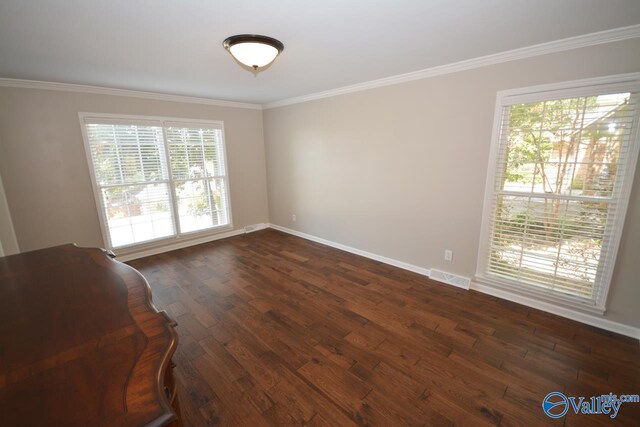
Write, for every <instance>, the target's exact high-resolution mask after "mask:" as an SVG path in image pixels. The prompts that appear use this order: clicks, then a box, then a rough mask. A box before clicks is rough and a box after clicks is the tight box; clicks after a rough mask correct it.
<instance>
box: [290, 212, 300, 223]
mask: <svg viewBox="0 0 640 427" xmlns="http://www.w3.org/2000/svg"><path fill="white" fill-rule="evenodd" d="M291 219H292V220H293V222H296V221H297V219H298V217H296V214H293V215H291Z"/></svg>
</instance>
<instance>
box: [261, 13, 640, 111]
mask: <svg viewBox="0 0 640 427" xmlns="http://www.w3.org/2000/svg"><path fill="white" fill-rule="evenodd" d="M639 37H640V24H638V25H631V26H628V27H621V28H613V29H610V30H605V31H599V32H596V33H590V34H584V35H580V36H575V37H569V38H566V39H560V40H555V41H552V42H547V43H540V44H536V45H532V46H527V47H523V48H519V49H513V50H508V51H504V52H499V53H494V54H491V55H486V56H480V57H477V58H472V59H467V60H464V61H459V62H453V63H450V64H445V65H439V66H436V67H431V68H425V69H423V70H418V71H412V72H410V73H406V74H398V75H396V76H391V77H384V78H381V79H377V80H371V81H368V82H363V83H356V84H354V85H350V86H343V87H340V88H336V89H331V90H327V91H323V92H316V93H312V94H308V95H303V96H297V97H293V98H286V99H282V100H279V101H274V102H269V103H266V104H264V105H263V106H262V107H263V108H264V109H270V108H277V107H284V106H286V105H292V104H300V103H303V102H309V101H315V100H318V99H323V98H330V97H333V96H338V95H344V94H348V93H353V92H360V91H363V90H367V89H374V88H378V87H384V86H390V85H395V84H399V83H405V82H410V81H413V80H421V79H426V78H429V77H435V76H440V75H444V74H450V73H456V72H459V71H466V70H472V69H474V68H480V67H485V66H488V65H496V64H501V63H503V62H509V61H515V60H518V59H526V58H532V57H536V56H541V55H547V54H550V53H557V52H564V51H567V50H572V49H579V48H583V47H589V46H596V45H599V44H605V43H613V42H617V41H623V40H629V39H634V38H639Z"/></svg>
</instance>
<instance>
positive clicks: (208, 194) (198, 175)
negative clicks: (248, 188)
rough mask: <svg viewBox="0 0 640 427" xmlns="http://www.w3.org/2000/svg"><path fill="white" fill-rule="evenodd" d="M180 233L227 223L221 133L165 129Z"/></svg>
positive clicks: (199, 128) (198, 128)
mask: <svg viewBox="0 0 640 427" xmlns="http://www.w3.org/2000/svg"><path fill="white" fill-rule="evenodd" d="M165 133H166V137H167V142H168V146H169V156H170V158H171V161H170V163H171V173H172V176H173V186H174V190H175V195H176V203H177V206H178V216H179V218H180V230H181V231H182V232H192V231H197V230H202V229H206V228H211V227H215V226H221V225H226V224H228V223H229V215H228V211H229V208H228V206H229V200H228V192H227V188H228V183H227V172H226V167H225V164H224V146H223V144H222V131H221V130H220V129H211V128H203V127H193V126H189V127H186V126H184V125H182V126H169V127H167V128H165Z"/></svg>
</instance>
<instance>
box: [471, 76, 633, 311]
mask: <svg viewBox="0 0 640 427" xmlns="http://www.w3.org/2000/svg"><path fill="white" fill-rule="evenodd" d="M634 77H635V79H633V78H622V77H621V78H619V79H618V80H621V81H616V79H613V80H614V81H613V82H612V83H609V84H606V83H601V84H597V85H590V86H587V85H586V84H584V83H585V82H578V83H579V84H576V85H571V84H569V85H567V87H566V88H564V89H555V90H552V91H550V90H544V88H541V89H540V90H535V91H532V90H526V89H525V90H522V91H510V92H507V93H500V94H499V95H498V102H497V107H496V115H497V117H496V119H497V121H496V127H495V130H494V142H493V147H492V154H491V158H490V167H489V169H490V172H489V176H488V180H487V191H486V197H485V211H484V220H483V234H482V240H481V245H480V255H479V262H478V271H477V276H478V280H479V281H483V282H486V283H489V284H494V285H497V286H502V287H507V288H508V289H510V290H512V291H516V292H521V293H525V294H528V295H534V296H538V297H541V298H542V299H547V300H550V301H552V302H561V303H565V304H570V305H571V306H573V307H582V308H585V309H587V310H589V309H591V310H592V311H596V312H602V311H604V304H605V301H606V296H607V291H608V287H609V283H610V281H611V276H612V273H613V266H614V263H615V256H616V252H617V248H618V244H619V240H620V235H621V232H622V225H623V222H624V216H625V213H626V206H627V202H628V198H629V194H630V186H631V181H632V180H633V174H634V170H635V164H636V160H637V158H638V138H637V130H636V128H637V102H638V93H637V92H638V91H639V89H640V86H639V84H638V80H637V76H634Z"/></svg>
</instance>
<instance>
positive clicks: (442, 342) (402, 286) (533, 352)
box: [130, 230, 640, 426]
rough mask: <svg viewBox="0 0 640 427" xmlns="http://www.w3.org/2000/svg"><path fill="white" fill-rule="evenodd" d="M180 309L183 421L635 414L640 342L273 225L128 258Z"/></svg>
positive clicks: (486, 419)
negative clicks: (559, 411) (555, 409)
mask: <svg viewBox="0 0 640 427" xmlns="http://www.w3.org/2000/svg"><path fill="white" fill-rule="evenodd" d="M130 264H131V265H132V266H133V267H135V268H137V269H138V270H139V271H141V272H142V274H144V276H145V277H146V278H147V280H148V281H149V283H150V285H151V287H152V290H153V295H154V303H155V305H156V306H157V307H158V309H164V310H166V311H167V312H168V313H169V314H170V315H171V316H172V317H173V318H174V319H175V320H176V321H177V322H178V328H177V329H178V333H179V338H180V342H179V346H178V350H177V352H176V354H175V356H174V361H175V362H176V364H177V368H176V369H175V374H176V377H177V382H178V387H179V389H178V390H179V398H180V405H181V407H182V415H183V418H184V425H185V426H210V425H233V426H264V425H300V426H302V425H305V426H306V425H309V426H354V425H376V426H395V425H398V426H409V425H411V426H414V425H416V426H418V425H436V426H440V425H442V426H447V425H473V426H489V425H501V426H511V425H527V426H535V425H566V426H573V425H638V422H639V420H640V404H633V403H626V404H623V405H622V407H621V408H620V412H619V414H618V416H617V418H616V419H615V420H611V419H610V418H609V417H608V416H607V415H575V414H573V413H572V411H569V414H568V415H567V416H565V417H563V418H561V419H557V420H552V419H550V418H548V417H547V416H546V415H545V414H544V413H543V411H542V409H541V401H542V399H543V398H544V396H546V395H547V394H548V393H549V392H552V391H561V392H564V393H566V394H567V395H573V396H599V395H601V394H608V393H609V392H613V393H614V394H618V395H619V394H621V393H625V394H631V393H633V394H635V393H639V392H640V366H639V364H638V361H640V348H639V345H638V341H637V340H633V339H630V338H625V337H622V336H619V335H615V334H612V333H609V332H605V331H602V330H598V329H595V328H592V327H589V326H586V325H583V324H580V323H577V322H573V321H570V320H567V319H563V318H560V317H557V316H553V315H550V314H547V313H544V312H541V311H538V310H534V309H530V308H527V307H524V306H521V305H518V304H514V303H511V302H508V301H504V300H500V299H497V298H494V297H491V296H488V295H484V294H481V293H477V292H474V291H464V290H460V289H457V288H454V287H451V286H448V285H444V284H440V283H438V282H433V281H431V280H429V279H427V278H425V277H423V276H420V275H418V274H414V273H411V272H408V271H405V270H401V269H398V268H395V267H392V266H389V265H386V264H382V263H379V262H376V261H372V260H369V259H366V258H362V257H359V256H356V255H352V254H349V253H346V252H342V251H339V250H336V249H333V248H329V247H327V246H323V245H319V244H316V243H313V242H309V241H307V240H303V239H300V238H297V237H294V236H290V235H287V234H284V233H280V232H278V231H275V230H264V231H259V232H255V233H251V234H247V235H242V236H238V237H233V238H229V239H225V240H219V241H215V242H211V243H207V244H203V245H198V246H193V247H190V248H186V249H181V250H177V251H173V252H169V253H165V254H160V255H156V256H152V257H148V258H144V259H139V260H135V261H132V262H130Z"/></svg>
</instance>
